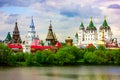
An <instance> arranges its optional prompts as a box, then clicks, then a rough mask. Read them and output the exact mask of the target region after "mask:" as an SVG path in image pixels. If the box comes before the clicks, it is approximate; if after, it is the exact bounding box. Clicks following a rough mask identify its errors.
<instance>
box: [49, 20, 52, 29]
mask: <svg viewBox="0 0 120 80" xmlns="http://www.w3.org/2000/svg"><path fill="white" fill-rule="evenodd" d="M51 22H52V21H51V20H50V26H49V29H52V24H51Z"/></svg>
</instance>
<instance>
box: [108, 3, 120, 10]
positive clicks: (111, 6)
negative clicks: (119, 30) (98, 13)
mask: <svg viewBox="0 0 120 80" xmlns="http://www.w3.org/2000/svg"><path fill="white" fill-rule="evenodd" d="M108 8H112V9H120V5H119V4H111V5H109V6H108Z"/></svg>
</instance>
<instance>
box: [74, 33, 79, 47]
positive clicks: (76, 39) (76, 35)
mask: <svg viewBox="0 0 120 80" xmlns="http://www.w3.org/2000/svg"><path fill="white" fill-rule="evenodd" d="M74 45H75V46H78V33H77V32H76V34H75V39H74Z"/></svg>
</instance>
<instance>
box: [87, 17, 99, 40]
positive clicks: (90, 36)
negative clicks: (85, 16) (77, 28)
mask: <svg viewBox="0 0 120 80" xmlns="http://www.w3.org/2000/svg"><path fill="white" fill-rule="evenodd" d="M85 40H90V41H92V40H97V28H96V27H95V26H94V23H93V21H92V17H91V18H90V23H89V25H88V26H87V28H86V36H85Z"/></svg>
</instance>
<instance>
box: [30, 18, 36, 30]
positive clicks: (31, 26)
mask: <svg viewBox="0 0 120 80" xmlns="http://www.w3.org/2000/svg"><path fill="white" fill-rule="evenodd" d="M30 28H35V26H34V21H33V16H32V17H31V24H30Z"/></svg>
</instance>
